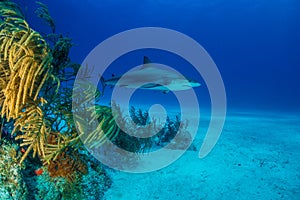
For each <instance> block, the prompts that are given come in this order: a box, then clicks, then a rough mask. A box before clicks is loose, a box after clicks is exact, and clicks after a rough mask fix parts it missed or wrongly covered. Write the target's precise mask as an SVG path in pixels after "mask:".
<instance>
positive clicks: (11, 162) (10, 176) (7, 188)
mask: <svg viewBox="0 0 300 200" xmlns="http://www.w3.org/2000/svg"><path fill="white" fill-rule="evenodd" d="M16 148H17V147H16V146H15V145H12V144H10V143H9V142H6V141H5V140H0V198H1V200H11V199H16V200H19V199H26V198H27V195H28V190H27V187H26V184H25V182H24V180H23V177H22V173H21V170H22V168H21V166H20V165H19V164H18V157H19V156H18V153H17V151H16Z"/></svg>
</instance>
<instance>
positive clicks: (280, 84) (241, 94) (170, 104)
mask: <svg viewBox="0 0 300 200" xmlns="http://www.w3.org/2000/svg"><path fill="white" fill-rule="evenodd" d="M16 2H19V3H20V5H21V7H22V8H26V9H25V15H26V17H27V19H28V21H29V23H30V24H31V25H32V27H34V28H35V29H36V30H38V31H39V32H42V33H49V32H51V30H50V29H49V27H48V26H47V24H45V23H44V22H43V21H41V20H40V19H38V18H37V17H36V16H35V14H34V10H35V9H36V7H37V5H36V4H35V2H34V1H33V0H28V1H21V0H18V1H16ZM43 3H45V4H46V5H47V6H48V8H49V11H50V14H51V15H52V17H53V19H54V20H55V23H56V32H57V33H63V34H65V35H67V36H69V37H70V38H72V41H73V43H74V44H75V45H74V47H73V48H72V50H71V52H70V57H71V59H72V60H73V61H74V62H78V63H82V62H83V60H84V59H85V57H86V56H87V55H88V54H89V53H90V51H91V50H92V49H93V48H95V47H96V45H98V44H99V43H101V42H102V41H104V40H105V39H107V38H109V37H111V36H113V35H115V34H118V33H120V32H122V31H126V30H129V29H134V28H140V27H163V28H168V29H173V30H176V31H179V32H182V33H184V34H186V35H188V36H190V37H191V38H193V39H194V40H196V41H197V42H198V43H199V44H201V45H202V46H203V47H204V48H205V49H206V51H207V52H208V53H209V55H210V56H211V58H212V59H213V60H214V62H215V64H216V65H217V67H218V70H219V71H220V74H221V76H222V79H223V81H224V86H225V89H226V96H227V110H228V115H227V122H226V124H225V128H224V130H223V132H222V136H221V138H220V141H219V143H218V145H217V146H216V149H215V150H214V151H213V152H212V155H211V156H208V157H207V158H206V159H204V160H203V161H199V160H197V158H196V159H192V157H193V156H197V155H198V154H197V153H198V152H196V153H194V154H193V153H191V152H188V153H187V154H185V156H183V157H182V158H181V160H180V161H179V162H177V163H175V165H171V166H170V167H169V168H167V169H166V170H165V171H164V170H162V171H158V172H154V173H152V174H150V175H148V174H147V175H144V176H142V175H141V176H135V175H131V174H117V175H116V178H115V179H114V180H115V185H113V187H112V189H111V191H110V192H109V193H108V194H107V196H106V198H107V199H113V200H114V199H167V198H170V199H173V200H174V199H197V200H198V199H299V198H300V196H299V195H300V175H299V169H300V166H299V159H300V155H299V153H297V152H299V151H300V149H299V142H300V138H299V135H300V128H299V124H300V117H299V111H300V103H299V102H300V92H299V86H300V78H299V77H300V76H299V75H300V64H299V62H300V57H299V54H300V37H299V35H300V26H299V24H300V2H299V1H298V0H273V1H266V0H264V1H262V0H242V1H238V0H229V1H225V0H211V1H205V0H198V1H197V0H186V1H176V2H175V1H170V0H166V1H163V0H155V1H150V0H146V1H136V0H132V1H109V0H101V1H96V0H87V1H78V0H76V1H53V0H52V1H51V0H44V1H43ZM144 56H148V57H149V58H150V59H151V60H152V61H153V62H157V63H162V64H166V65H168V66H171V67H173V68H174V69H176V70H178V71H180V72H181V73H182V74H184V75H185V76H186V77H189V78H191V79H193V80H197V81H199V82H200V83H201V84H202V86H200V87H197V88H194V91H195V92H196V94H197V97H198V99H199V102H200V109H201V110H205V111H206V110H207V111H208V113H209V111H210V103H211V102H210V96H209V93H208V91H207V85H206V84H205V82H204V80H203V77H202V76H201V74H198V73H197V71H196V70H195V69H194V68H193V66H192V65H191V64H190V63H188V62H187V61H186V60H184V59H183V58H180V57H178V56H177V55H174V54H172V53H170V52H166V51H161V50H155V49H143V50H137V51H134V52H129V53H128V54H125V55H122V56H121V57H119V58H118V59H116V60H115V61H114V62H113V63H112V64H111V66H110V67H109V68H108V70H107V71H106V72H105V74H104V78H105V79H109V78H111V77H112V75H115V76H119V75H122V74H123V73H125V72H126V71H127V70H129V69H130V68H132V67H135V66H137V65H141V64H142V62H143V57H144ZM112 90H113V88H110V87H107V88H106V90H105V95H104V96H103V102H100V103H102V104H109V101H110V97H111V96H110V95H111V92H112ZM131 102H132V104H134V105H139V106H140V107H142V108H145V109H147V108H149V107H150V106H151V105H152V104H155V103H159V104H162V105H163V106H165V107H166V108H167V109H169V111H170V112H175V113H177V112H178V108H179V104H178V102H177V100H176V98H175V96H174V95H173V94H172V93H171V92H170V93H168V94H164V93H163V92H161V91H151V90H150V91H145V90H138V91H136V93H135V94H134V95H133V97H132V100H131ZM173 114H174V113H173ZM191 114H193V113H191ZM203 124H204V125H205V127H201V128H200V130H199V133H200V136H199V137H201V138H196V140H195V145H196V147H197V149H199V148H200V146H201V142H202V139H203V138H202V137H203V135H204V134H205V133H206V131H207V125H208V119H206V118H205V119H204V122H203ZM188 164H190V165H188ZM193 169H194V170H195V172H193V171H192V170H193ZM177 170H178V171H177ZM112 176H114V175H112ZM175 176H176V177H175ZM149 177H150V178H149ZM151 177H152V178H153V179H151ZM190 177H192V178H190ZM147 178H149V179H147ZM189 178H190V179H191V182H192V181H193V183H190V182H188V183H186V179H189ZM154 179H157V180H159V181H160V183H161V187H164V186H165V188H166V189H167V190H168V191H167V192H162V193H161V196H159V195H154V196H153V195H150V194H148V193H147V192H149V193H151V192H150V191H151V189H156V190H155V192H156V193H159V192H160V191H159V188H156V187H155V188H152V187H151V185H147V183H149V182H151V181H153V182H155V181H154ZM170 179H171V180H173V182H172V181H170ZM128 180H131V181H132V183H131V184H128ZM141 180H144V181H141ZM139 181H141V184H145V186H144V187H142V186H139V184H138V183H139ZM159 181H158V182H159ZM203 182H205V183H207V185H204V183H203ZM151 183H152V182H151ZM155 183H156V182H155ZM163 183H165V184H163ZM168 183H169V184H168ZM182 183H185V184H182ZM181 184H182V185H181ZM122 187H123V189H122ZM191 188H192V189H193V191H202V193H201V192H199V195H198V196H197V194H198V193H197V192H191V191H190V189H191ZM124 190H125V191H127V193H126V194H124ZM175 191H176V192H177V193H176V192H175ZM200 193H201V194H200ZM137 194H139V195H140V196H135V195H137ZM176 194H178V195H177V196H176ZM147 195H148V196H147Z"/></svg>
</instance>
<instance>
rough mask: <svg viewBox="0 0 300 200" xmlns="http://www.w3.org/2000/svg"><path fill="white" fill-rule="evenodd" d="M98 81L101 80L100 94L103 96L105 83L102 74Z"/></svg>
mask: <svg viewBox="0 0 300 200" xmlns="http://www.w3.org/2000/svg"><path fill="white" fill-rule="evenodd" d="M100 82H101V86H102V91H101V96H103V95H104V90H105V87H106V84H105V80H104V78H103V77H102V76H101V78H100Z"/></svg>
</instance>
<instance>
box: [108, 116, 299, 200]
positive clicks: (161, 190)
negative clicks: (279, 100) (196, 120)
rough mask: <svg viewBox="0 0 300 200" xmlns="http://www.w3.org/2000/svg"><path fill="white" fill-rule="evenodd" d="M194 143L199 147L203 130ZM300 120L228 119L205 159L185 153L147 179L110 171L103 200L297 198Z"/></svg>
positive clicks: (139, 175) (140, 175)
mask: <svg viewBox="0 0 300 200" xmlns="http://www.w3.org/2000/svg"><path fill="white" fill-rule="evenodd" d="M200 132H201V134H199V135H197V138H196V140H195V142H194V144H195V145H196V146H197V148H198V149H199V148H200V145H201V142H202V138H203V134H204V133H205V128H204V127H203V128H201V129H200ZM299 161H300V118H296V117H294V116H293V117H276V118H275V117H262V116H254V115H251V116H249V115H247V116H231V117H227V123H226V125H225V127H224V131H223V133H222V135H221V138H220V140H219V142H218V143H217V145H216V147H215V148H214V150H213V151H212V152H211V153H210V154H209V155H208V156H207V157H206V158H204V159H199V158H198V152H197V151H187V152H185V153H184V155H183V156H182V157H181V158H180V159H178V160H177V161H176V162H174V163H173V164H172V165H170V166H168V167H166V168H164V169H161V170H159V171H155V172H151V173H145V174H129V173H123V172H116V171H110V174H111V176H112V179H113V184H112V187H111V189H110V190H109V191H108V192H107V193H106V194H105V199H106V200H152V199H153V200H155V199H162V200H169V199H170V200H183V199H184V200H185V199H186V200H200V199H208V200H210V199H211V200H215V199H239V200H242V199H263V200H269V199H270V200H271V199H272V200H274V199H288V200H293V199H295V200H298V199H300V162H299Z"/></svg>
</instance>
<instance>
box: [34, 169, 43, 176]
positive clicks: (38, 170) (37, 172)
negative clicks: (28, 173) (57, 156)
mask: <svg viewBox="0 0 300 200" xmlns="http://www.w3.org/2000/svg"><path fill="white" fill-rule="evenodd" d="M43 172H44V170H43V169H37V170H34V173H35V175H37V176H39V175H42V174H43Z"/></svg>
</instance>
